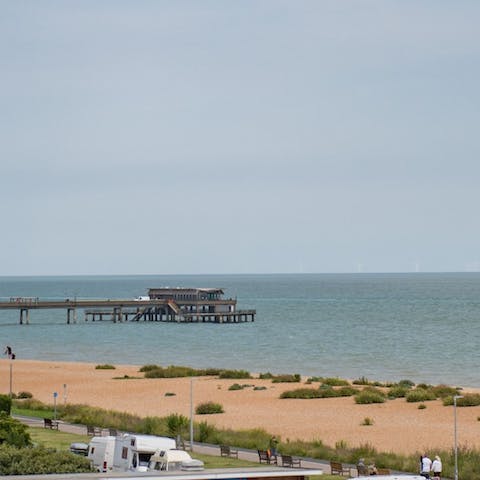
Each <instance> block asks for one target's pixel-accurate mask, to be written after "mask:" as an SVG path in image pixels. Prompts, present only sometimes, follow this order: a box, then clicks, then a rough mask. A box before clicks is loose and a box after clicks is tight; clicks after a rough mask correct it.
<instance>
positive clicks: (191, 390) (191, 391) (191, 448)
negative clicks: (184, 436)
mask: <svg viewBox="0 0 480 480" xmlns="http://www.w3.org/2000/svg"><path fill="white" fill-rule="evenodd" d="M193 380H194V379H193V377H191V378H190V451H191V452H193Z"/></svg>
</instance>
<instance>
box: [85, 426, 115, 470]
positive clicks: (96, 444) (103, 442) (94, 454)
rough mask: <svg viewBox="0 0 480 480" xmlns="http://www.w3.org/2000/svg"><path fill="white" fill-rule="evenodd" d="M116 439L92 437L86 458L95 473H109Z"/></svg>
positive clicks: (111, 467)
mask: <svg viewBox="0 0 480 480" xmlns="http://www.w3.org/2000/svg"><path fill="white" fill-rule="evenodd" d="M115 443H116V437H113V436H110V435H109V436H107V437H93V438H92V439H91V440H90V443H89V444H88V453H87V458H88V459H90V461H91V462H92V465H93V467H94V468H95V470H97V472H102V473H106V472H111V471H112V469H113V458H114V455H115Z"/></svg>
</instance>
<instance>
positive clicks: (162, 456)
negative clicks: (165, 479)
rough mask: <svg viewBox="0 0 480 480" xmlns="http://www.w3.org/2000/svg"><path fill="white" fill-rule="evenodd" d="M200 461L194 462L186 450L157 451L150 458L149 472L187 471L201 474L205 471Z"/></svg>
mask: <svg viewBox="0 0 480 480" xmlns="http://www.w3.org/2000/svg"><path fill="white" fill-rule="evenodd" d="M204 468H205V467H204V464H203V462H202V461H200V460H194V459H193V458H192V457H191V456H190V455H189V454H188V453H187V452H185V450H177V449H171V450H157V451H156V452H155V454H154V455H152V457H151V458H150V462H149V464H148V471H171V470H184V471H185V470H186V471H190V472H199V471H202V470H203V469H204Z"/></svg>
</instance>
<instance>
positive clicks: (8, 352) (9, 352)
mask: <svg viewBox="0 0 480 480" xmlns="http://www.w3.org/2000/svg"><path fill="white" fill-rule="evenodd" d="M3 353H4V354H5V355H6V356H7V358H9V359H11V358H12V347H11V346H10V345H7V346H6V347H5V352H3Z"/></svg>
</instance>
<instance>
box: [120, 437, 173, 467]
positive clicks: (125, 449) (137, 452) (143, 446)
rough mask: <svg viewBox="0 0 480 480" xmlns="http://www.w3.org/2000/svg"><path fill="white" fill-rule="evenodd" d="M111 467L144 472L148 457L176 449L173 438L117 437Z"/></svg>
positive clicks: (148, 460)
mask: <svg viewBox="0 0 480 480" xmlns="http://www.w3.org/2000/svg"><path fill="white" fill-rule="evenodd" d="M116 440H117V441H116V443H115V454H114V459H113V467H114V469H115V470H121V471H127V470H130V471H136V472H146V471H147V469H148V463H149V462H150V457H151V456H152V455H153V454H154V453H155V452H157V451H162V450H170V449H172V448H176V446H177V445H176V442H175V440H174V439H173V438H168V437H157V436H155V435H137V434H130V433H126V434H124V435H123V436H121V437H117V439H116Z"/></svg>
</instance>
